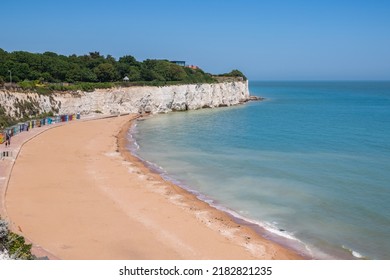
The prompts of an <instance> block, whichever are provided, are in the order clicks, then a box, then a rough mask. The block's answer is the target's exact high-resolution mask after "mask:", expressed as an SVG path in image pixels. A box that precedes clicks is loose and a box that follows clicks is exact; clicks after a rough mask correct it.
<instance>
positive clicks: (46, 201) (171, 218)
mask: <svg viewBox="0 0 390 280" xmlns="http://www.w3.org/2000/svg"><path fill="white" fill-rule="evenodd" d="M134 117H135V116H134V115H133V116H122V117H114V118H107V119H100V120H93V121H88V122H73V123H69V124H67V125H64V126H60V127H57V128H53V129H51V130H48V131H46V132H45V133H42V134H41V135H39V136H37V137H36V138H34V139H32V140H30V141H29V142H27V143H26V144H25V145H24V146H23V147H22V149H21V152H20V154H19V157H18V159H17V160H16V163H15V165H14V167H13V171H12V174H11V178H10V181H9V185H8V191H7V194H6V208H7V213H8V218H9V219H10V220H11V226H12V228H13V229H14V230H17V231H20V232H21V234H23V235H24V236H26V237H27V238H28V240H30V241H31V242H33V243H34V244H37V245H39V246H40V247H42V248H44V249H45V250H46V251H47V252H49V253H51V254H52V255H53V256H55V257H57V258H60V259H75V260H77V259H139V260H140V259H299V258H301V257H300V256H299V255H297V254H295V253H293V252H291V251H289V250H288V249H285V248H283V247H281V246H279V245H278V244H276V243H273V242H271V241H268V240H266V239H263V238H262V237H260V236H259V235H258V234H256V233H255V232H254V231H253V230H252V229H251V228H250V227H247V226H245V225H239V224H237V223H235V222H234V221H233V220H232V219H231V218H230V217H229V216H228V215H226V214H225V213H223V212H221V211H218V210H216V209H214V208H211V207H210V206H209V205H207V204H206V203H204V202H202V201H200V200H198V199H197V198H196V197H194V196H193V195H192V194H190V193H188V192H186V191H184V190H183V189H181V188H179V187H177V186H175V185H173V184H171V183H169V182H166V181H164V180H163V179H162V178H161V177H160V176H159V175H158V174H155V173H153V172H151V171H150V170H148V169H147V168H146V167H145V166H144V165H143V164H142V163H141V162H140V161H139V160H138V159H137V158H135V157H133V156H132V155H131V154H129V153H128V152H127V150H126V148H125V146H126V137H125V136H126V133H127V131H128V128H129V126H130V123H131V122H130V121H131V120H132V119H133V118H134Z"/></svg>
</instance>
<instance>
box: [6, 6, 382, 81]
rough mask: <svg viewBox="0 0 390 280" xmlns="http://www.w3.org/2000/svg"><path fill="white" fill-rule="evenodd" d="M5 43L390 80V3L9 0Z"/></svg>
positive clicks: (254, 76) (294, 76) (276, 76)
mask: <svg viewBox="0 0 390 280" xmlns="http://www.w3.org/2000/svg"><path fill="white" fill-rule="evenodd" d="M0 7H1V8H0V11H1V12H0V15H1V16H0V26H1V33H0V48H2V49H3V50H5V51H8V52H12V51H17V50H23V51H28V52H34V53H42V52H45V51H52V52H56V53H59V54H64V55H71V54H77V55H83V54H88V53H89V52H91V51H99V52H100V53H101V54H103V55H108V54H110V55H112V56H114V57H116V58H119V57H121V56H124V55H133V56H134V57H135V58H136V59H137V60H139V61H142V60H144V59H148V58H150V59H169V60H185V61H186V63H187V64H193V65H198V66H199V67H201V68H202V69H203V70H204V71H206V72H209V73H213V74H216V73H225V72H230V71H231V70H232V69H239V70H241V71H242V72H243V73H244V74H245V75H246V76H247V77H248V78H249V79H250V80H390V1H388V0H373V1H370V0H365V1H361V0H355V1H352V0H351V1H347V0H339V1H335V0H322V1H318V0H311V1H309V0H283V1H282V0H235V1H232V0H224V1H223V0H165V1H157V0H128V1H125V0H110V1H108V0H94V1H92V0H90V1H89V0H78V1H75V0H66V1H64V0H56V1H49V0H35V1H31V0H12V1H11V0H7V1H2V3H1V5H0Z"/></svg>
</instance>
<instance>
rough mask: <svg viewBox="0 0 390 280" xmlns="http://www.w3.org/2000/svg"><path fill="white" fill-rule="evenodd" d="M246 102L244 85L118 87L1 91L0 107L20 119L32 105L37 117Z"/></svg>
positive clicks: (225, 83)
mask: <svg viewBox="0 0 390 280" xmlns="http://www.w3.org/2000/svg"><path fill="white" fill-rule="evenodd" d="M249 98H250V96H249V90H248V82H247V81H233V82H224V83H215V84H193V85H176V86H166V87H121V88H112V89H98V90H95V91H93V92H77V93H55V94H52V95H50V96H43V95H38V94H36V93H27V94H26V93H14V92H4V91H1V90H0V102H1V103H0V104H4V106H3V107H4V108H5V110H6V112H7V113H8V114H10V115H11V116H15V117H18V115H20V112H19V110H21V109H18V108H20V107H23V106H24V107H26V106H27V105H28V104H31V105H29V106H30V107H32V108H33V110H37V111H39V112H37V113H43V112H50V111H54V112H55V113H58V114H68V113H76V112H80V113H81V114H90V113H94V112H102V113H104V114H122V113H152V114H156V113H166V112H170V111H185V110H195V109H200V108H214V107H221V106H231V105H236V104H239V103H242V102H245V101H247V100H249ZM20 104H22V105H20ZM23 104H24V105H23ZM24 107H23V108H24Z"/></svg>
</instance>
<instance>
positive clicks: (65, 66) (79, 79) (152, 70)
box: [0, 49, 215, 90]
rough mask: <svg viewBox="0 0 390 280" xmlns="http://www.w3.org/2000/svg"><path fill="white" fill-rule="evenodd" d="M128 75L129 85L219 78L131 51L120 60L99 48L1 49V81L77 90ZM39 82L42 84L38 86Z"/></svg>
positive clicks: (111, 81)
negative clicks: (65, 52) (141, 58)
mask: <svg viewBox="0 0 390 280" xmlns="http://www.w3.org/2000/svg"><path fill="white" fill-rule="evenodd" d="M10 71H11V73H10ZM125 77H127V78H126V81H125V82H126V83H127V82H128V83H129V85H132V83H133V84H136V85H138V84H140V85H143V84H146V85H165V84H171V83H176V84H177V83H210V82H214V81H215V80H214V79H213V77H212V75H210V74H208V73H205V72H204V71H203V70H201V69H192V68H189V67H183V66H179V65H177V64H175V63H172V62H169V61H168V60H156V59H147V60H144V61H143V62H139V61H137V60H136V59H135V58H134V57H133V56H131V55H126V56H123V57H120V58H119V60H116V59H115V58H114V57H112V56H111V55H107V56H103V55H100V53H99V52H90V53H89V54H87V55H81V56H77V55H75V54H74V55H70V56H65V55H59V54H56V53H53V52H45V53H43V54H39V53H29V52H25V51H15V52H6V51H4V50H3V49H0V84H3V83H5V82H9V81H10V80H11V78H12V81H13V82H14V83H19V85H20V87H22V88H24V89H30V88H37V89H39V88H45V84H47V83H50V84H54V85H52V87H53V88H48V90H57V89H59V90H61V89H63V90H69V89H68V88H67V87H69V84H72V86H73V88H74V89H77V90H78V89H81V90H84V88H85V87H87V90H88V87H90V88H96V87H99V85H102V83H105V85H106V86H113V85H116V84H115V83H118V82H119V83H123V79H124V78H125ZM25 81H28V82H27V83H25ZM30 81H34V82H33V83H31V82H30ZM64 83H65V84H64ZM39 84H40V85H41V86H40V87H39V86H37V85H39ZM58 84H60V85H58Z"/></svg>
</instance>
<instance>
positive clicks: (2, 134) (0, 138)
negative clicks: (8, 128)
mask: <svg viewBox="0 0 390 280" xmlns="http://www.w3.org/2000/svg"><path fill="white" fill-rule="evenodd" d="M4 142H5V132H4V131H3V130H1V131H0V144H3V143H4Z"/></svg>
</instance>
